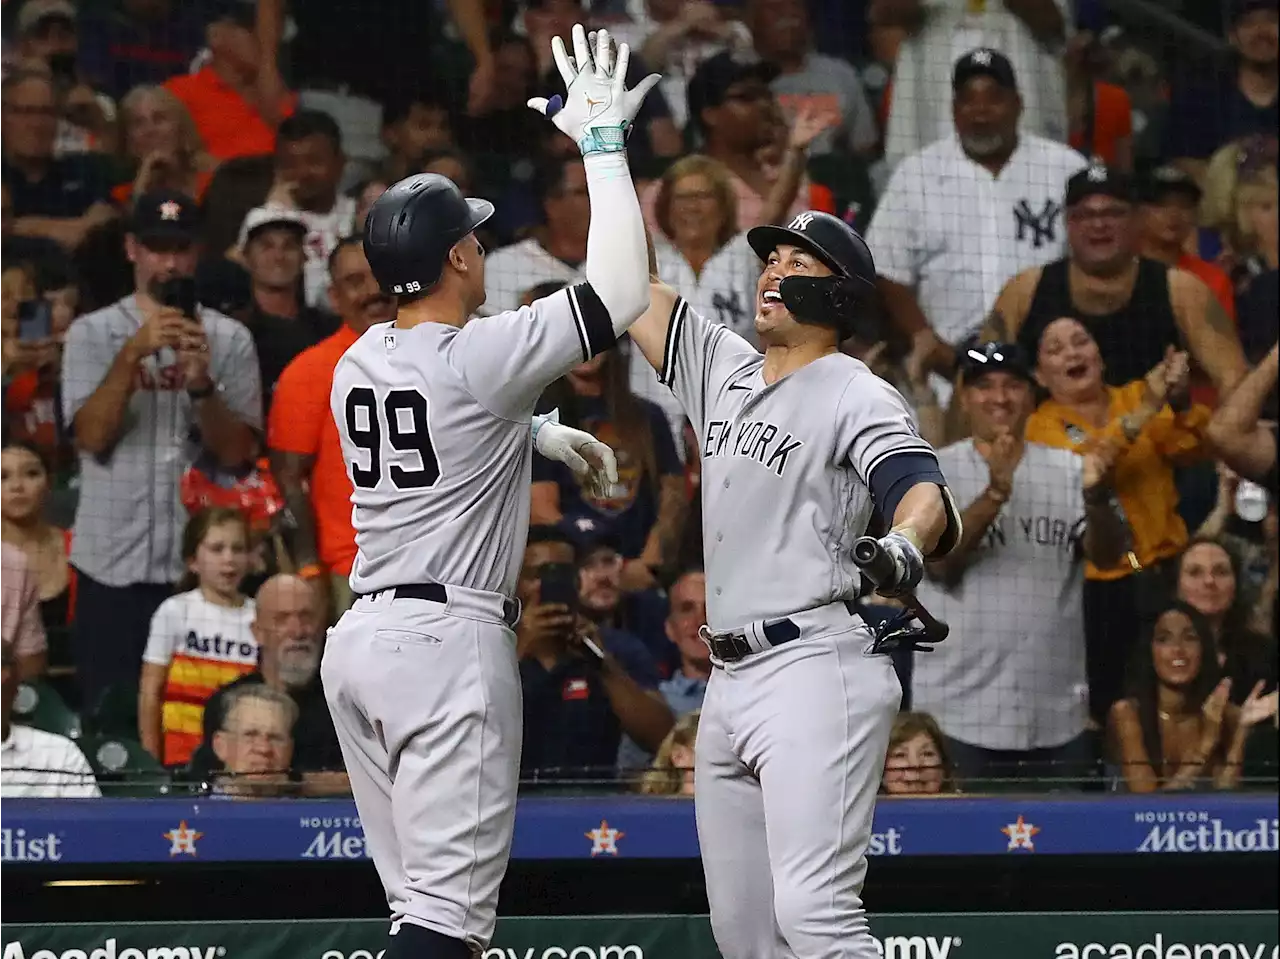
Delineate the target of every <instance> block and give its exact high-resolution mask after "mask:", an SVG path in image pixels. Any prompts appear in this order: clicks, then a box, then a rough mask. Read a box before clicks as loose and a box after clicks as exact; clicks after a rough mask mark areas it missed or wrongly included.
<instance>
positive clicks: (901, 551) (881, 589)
mask: <svg viewBox="0 0 1280 959" xmlns="http://www.w3.org/2000/svg"><path fill="white" fill-rule="evenodd" d="M879 542H880V547H881V548H882V549H883V550H884V551H885V552H886V553H887V554H888V555H889V558H890V559H892V560H893V569H894V574H893V579H891V580H890V581H889V582H887V583H877V584H876V592H878V593H879V594H880V595H881V596H890V597H892V596H905V595H906V594H907V593H910V592H911V591H912V590H914V589H915V588H916V587H917V586H919V585H920V580H922V579H923V578H924V555H923V554H922V553H921V552H920V550H919V549H918V548H916V545H915V544H914V543H912V542H911V540H909V539H907V537H905V536H903V535H902V534H901V533H890V534H889V535H888V536H882V537H881V538H880V540H879Z"/></svg>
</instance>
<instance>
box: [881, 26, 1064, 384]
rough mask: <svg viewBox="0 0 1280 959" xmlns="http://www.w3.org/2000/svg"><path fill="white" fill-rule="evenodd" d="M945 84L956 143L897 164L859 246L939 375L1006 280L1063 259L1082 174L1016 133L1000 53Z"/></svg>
mask: <svg viewBox="0 0 1280 959" xmlns="http://www.w3.org/2000/svg"><path fill="white" fill-rule="evenodd" d="M951 88H952V102H951V114H952V119H953V122H954V124H955V135H954V136H951V137H947V138H946V139H943V140H939V141H938V142H937V143H933V144H931V145H929V146H927V147H925V148H924V149H923V150H921V151H919V152H918V153H913V154H911V155H910V156H908V157H906V158H905V159H904V160H903V161H902V162H901V163H900V164H899V165H898V167H897V169H896V170H894V172H893V176H892V177H891V178H890V180H889V185H888V187H887V188H886V189H885V193H884V196H883V197H881V199H880V203H879V205H878V206H877V208H876V213H875V216H874V217H873V218H872V220H871V225H870V227H869V228H868V230H867V238H866V239H867V245H868V246H870V248H871V249H873V250H875V252H876V271H877V273H878V280H877V284H876V285H877V288H878V289H879V291H880V295H881V296H882V297H883V299H884V304H885V309H886V311H887V313H888V314H889V317H890V319H891V320H892V322H893V323H894V325H895V326H896V327H897V328H898V329H899V330H900V331H902V332H903V333H905V334H907V335H910V336H913V337H923V338H925V339H926V340H927V341H928V344H929V346H930V347H931V350H930V354H929V355H930V366H931V368H932V369H934V370H935V371H937V372H940V373H942V374H944V375H945V376H947V377H948V378H949V376H950V374H951V372H952V370H953V367H954V364H955V357H956V354H957V347H958V346H960V344H962V343H964V342H965V341H966V340H967V339H970V338H971V337H973V336H974V335H975V334H976V333H977V332H978V330H979V329H981V327H982V324H983V321H984V319H985V318H986V315H987V313H988V312H989V311H990V309H991V307H992V305H993V304H994V303H995V301H996V297H997V296H998V295H999V294H1000V290H1001V289H1002V288H1003V286H1004V284H1005V282H1006V281H1008V280H1009V279H1010V278H1011V277H1013V276H1015V275H1016V274H1018V273H1019V272H1021V271H1022V270H1025V269H1027V268H1029V267H1032V266H1040V265H1043V264H1045V263H1049V262H1051V261H1053V260H1056V259H1057V258H1058V257H1060V256H1062V255H1063V253H1064V251H1065V243H1066V228H1065V224H1064V223H1063V191H1064V189H1065V184H1066V182H1067V179H1068V177H1070V176H1071V175H1072V174H1074V173H1076V172H1078V171H1079V170H1081V169H1083V168H1084V167H1085V166H1086V162H1085V158H1084V157H1083V156H1081V155H1080V154H1079V153H1077V152H1076V151H1075V150H1072V149H1071V148H1070V147H1067V146H1064V145H1062V144H1061V143H1056V142H1054V141H1052V140H1047V139H1045V138H1044V137H1039V136H1035V135H1033V134H1030V133H1027V132H1025V131H1020V130H1019V125H1020V122H1021V119H1022V98H1021V96H1020V95H1019V93H1018V83H1017V79H1016V78H1015V76H1014V73H1013V66H1012V65H1011V64H1010V62H1009V60H1008V58H1007V57H1005V56H1004V54H1002V53H1000V52H999V51H997V50H991V49H986V48H979V49H976V50H970V51H969V52H968V53H966V54H965V55H964V56H962V57H961V58H960V59H959V60H958V61H956V65H955V69H954V70H953V72H952V82H951ZM960 352H963V351H962V350H961V351H960ZM911 399H912V398H911V397H908V400H911ZM942 399H944V400H945V399H946V397H945V396H944V397H942ZM917 400H918V398H917Z"/></svg>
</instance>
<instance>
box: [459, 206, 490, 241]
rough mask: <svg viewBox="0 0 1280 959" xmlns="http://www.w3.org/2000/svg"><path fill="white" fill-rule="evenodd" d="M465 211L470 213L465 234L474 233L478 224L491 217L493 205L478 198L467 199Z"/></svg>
mask: <svg viewBox="0 0 1280 959" xmlns="http://www.w3.org/2000/svg"><path fill="white" fill-rule="evenodd" d="M467 209H468V210H469V211H470V214H469V215H468V217H467V233H472V232H474V231H475V229H476V228H477V227H478V226H480V224H482V223H484V222H485V221H486V220H487V219H489V218H490V217H491V216H493V204H492V203H490V202H489V201H488V200H482V199H480V198H479V197H474V196H469V197H467ZM463 235H464V236H465V235H466V234H463Z"/></svg>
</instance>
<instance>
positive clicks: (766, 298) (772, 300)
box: [760, 290, 782, 309]
mask: <svg viewBox="0 0 1280 959" xmlns="http://www.w3.org/2000/svg"><path fill="white" fill-rule="evenodd" d="M781 305H782V294H781V293H779V292H778V291H777V290H765V291H764V292H763V293H761V294H760V307H761V309H768V308H770V307H773V306H781Z"/></svg>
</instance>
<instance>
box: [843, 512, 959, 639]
mask: <svg viewBox="0 0 1280 959" xmlns="http://www.w3.org/2000/svg"><path fill="white" fill-rule="evenodd" d="M853 561H854V563H855V564H856V565H857V567H858V569H860V570H862V572H863V573H864V574H865V575H866V577H867V579H869V580H871V582H872V583H874V584H875V585H876V586H879V585H880V584H881V583H885V582H888V581H889V580H891V579H893V574H894V564H893V557H891V556H890V555H889V554H888V553H887V552H885V549H884V547H883V546H881V545H880V541H879V540H878V539H876V538H875V537H874V536H862V537H859V538H858V540H857V541H856V542H854V544H853ZM901 598H902V600H903V602H904V603H906V605H907V607H908V608H909V609H910V610H911V612H912V613H914V614H915V617H916V619H918V620H920V624H921V625H922V626H923V627H924V631H925V635H926V636H927V637H928V638H929V640H930V641H932V642H935V643H940V642H942V641H943V640H944V639H946V638H947V636H948V635H949V634H950V632H951V627H950V626H948V625H947V624H946V623H944V622H942V621H941V620H939V619H934V618H933V616H932V615H931V614H930V612H929V611H928V610H927V609H925V608H924V606H922V605H921V604H920V600H918V599H917V598H916V594H915V593H914V592H912V593H909V594H907V595H906V596H903V597H901Z"/></svg>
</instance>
